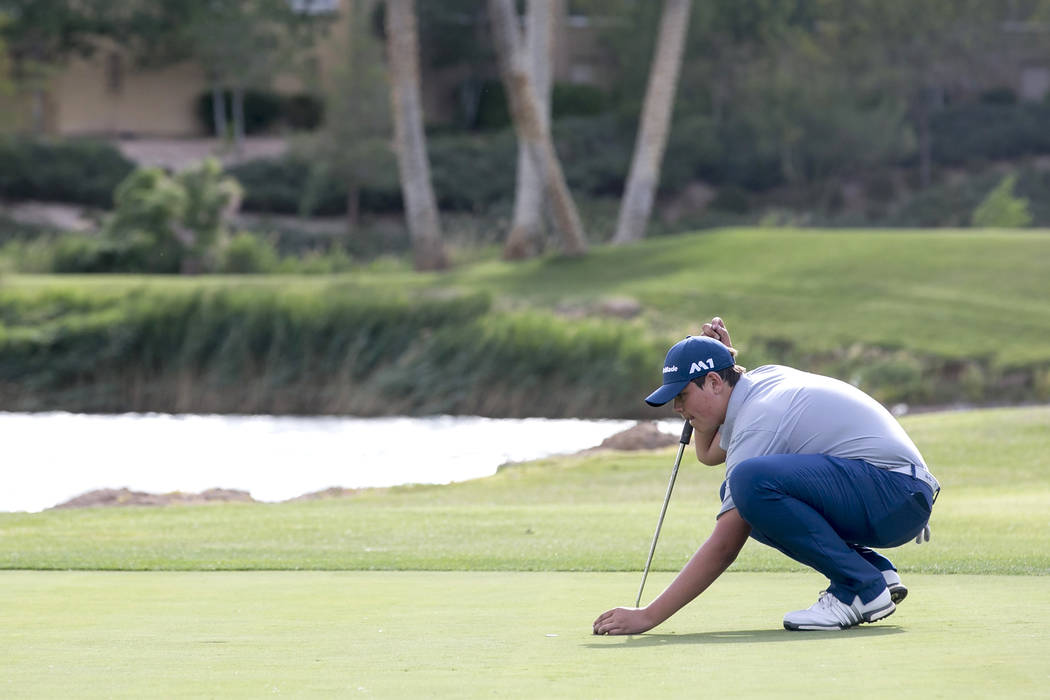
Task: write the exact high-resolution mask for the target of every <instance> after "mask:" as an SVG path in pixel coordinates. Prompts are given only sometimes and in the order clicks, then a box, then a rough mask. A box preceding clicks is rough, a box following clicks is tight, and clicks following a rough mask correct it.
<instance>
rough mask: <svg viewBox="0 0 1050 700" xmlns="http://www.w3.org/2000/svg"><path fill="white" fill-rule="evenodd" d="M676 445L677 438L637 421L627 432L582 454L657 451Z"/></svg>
mask: <svg viewBox="0 0 1050 700" xmlns="http://www.w3.org/2000/svg"><path fill="white" fill-rule="evenodd" d="M676 444H678V438H677V437H675V436H674V435H671V434H670V433H665V432H663V431H661V430H660V429H659V428H658V427H657V425H656V423H654V422H652V421H639V422H637V423H635V424H634V425H632V426H631V427H630V428H628V429H627V430H623V431H621V432H619V433H616V434H615V435H610V436H609V437H607V438H605V439H604V440H602V442H601V444H600V445H598V446H597V447H591V448H590V449H586V450H583V452H584V453H587V452H596V451H598V450H658V449H660V448H663V447H669V446H671V445H676Z"/></svg>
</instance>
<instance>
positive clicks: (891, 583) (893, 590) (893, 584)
mask: <svg viewBox="0 0 1050 700" xmlns="http://www.w3.org/2000/svg"><path fill="white" fill-rule="evenodd" d="M882 578H884V579H886V587H887V588H889V590H890V600H892V601H893V604H894V605H896V604H897V603H900V602H901V601H902V600H904V599H905V598H906V597H908V588H907V587H906V586H905V585H904V584H903V583H901V576H900V574H898V573H897V572H896V571H894V570H893V569H890V570H888V571H883V572H882Z"/></svg>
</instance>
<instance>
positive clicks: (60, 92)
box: [0, 0, 611, 138]
mask: <svg viewBox="0 0 1050 700" xmlns="http://www.w3.org/2000/svg"><path fill="white" fill-rule="evenodd" d="M373 1H374V0H373ZM289 2H291V3H292V5H293V8H296V5H297V4H301V5H303V8H302V9H303V10H304V11H309V12H311V13H315V14H330V15H331V19H332V23H331V25H330V26H329V28H328V30H327V31H326V32H325V33H324V34H323V35H322V37H321V38H320V39H319V40H318V42H317V44H316V46H315V47H314V48H313V49H312V52H313V54H314V55H313V57H312V58H311V65H312V66H314V67H315V68H316V71H313V73H314V74H313V75H312V76H311V78H310V82H311V83H312V84H310V85H308V84H306V83H307V81H305V80H304V79H302V78H301V77H298V76H295V75H291V74H287V75H279V76H274V80H273V82H272V84H271V88H270V90H272V92H273V93H275V94H277V95H283V96H291V95H309V94H317V93H319V92H320V91H319V89H318V88H319V86H320V85H323V81H324V80H326V79H328V78H330V76H331V75H332V72H333V68H334V66H336V65H337V64H338V62H339V61H341V60H342V55H343V52H344V51H345V50H346V41H347V39H346V37H347V36H348V30H347V26H346V24H345V23H346V22H347V18H348V13H347V12H346V11H345V10H346V8H347V6H348V5H349V2H350V0H310V2H308V3H303V2H302V0H289ZM554 2H555V6H556V12H555V18H556V19H555V23H556V24H555V31H554V35H555V45H554V49H553V51H554V57H553V59H554V60H553V69H554V74H555V75H554V78H555V81H556V82H562V83H576V84H594V85H607V84H608V82H609V80H610V79H611V76H609V75H608V67H607V64H608V62H607V61H605V60H604V57H603V55H602V48H601V45H600V42H599V41H598V37H597V30H596V28H595V26H594V23H593V22H592V21H590V20H589V19H588V18H587V17H585V16H583V15H581V14H578V13H570V9H569V3H568V2H566V0H554ZM296 9H298V8H296ZM422 69H423V74H424V75H423V81H422V85H423V100H424V109H425V112H426V118H427V121H428V123H431V124H452V123H455V122H456V121H457V120H458V119H460V117H461V112H462V104H461V102H462V95H461V93H460V92H459V90H458V88H459V86H460V85H461V83H462V81H463V79H464V69H463V67H462V66H445V67H432V66H426V65H424V66H423V67H422ZM496 75H497V74H496V69H495V66H493V67H492V74H491V76H492V77H493V78H494V79H495V78H496ZM318 81H321V82H318ZM209 89H210V87H209V83H208V80H207V75H206V73H205V71H204V69H203V67H202V66H200V65H199V64H197V63H195V62H193V61H184V62H181V63H177V64H173V65H169V66H166V67H161V68H143V67H140V66H139V65H137V64H136V61H135V59H134V57H133V56H132V55H131V53H130V52H129V51H128V50H127V49H126V48H124V47H122V46H120V45H119V44H117V43H116V42H114V41H113V40H111V39H108V38H100V39H99V40H98V46H97V49H96V50H95V51H94V53H93V54H92V55H91V56H90V57H79V56H75V57H71V58H69V59H68V60H67V61H65V62H64V63H63V64H61V65H58V66H53V67H52V68H51V69H50V70H49V74H48V77H47V78H46V80H45V81H44V84H43V87H42V89H41V90H39V91H35V94H32V95H30V94H28V93H25V92H23V93H20V94H19V95H17V96H15V97H11V96H7V97H0V106H2V108H3V110H4V111H5V112H7V113H8V115H9V116H13V119H9V122H12V123H9V124H8V126H9V127H10V126H13V127H14V128H16V129H18V130H23V131H28V130H30V128H31V127H30V125H32V124H34V123H36V124H37V125H38V128H39V129H40V130H42V131H43V132H44V133H46V134H50V135H56V136H105V137H123V138H150V137H164V138H188V137H206V136H210V135H211V133H210V131H209V129H208V127H207V124H206V121H204V120H202V119H201V118H200V117H198V111H199V106H198V103H199V100H200V99H201V96H202V95H205V94H207V93H208V92H209ZM34 112H36V114H34Z"/></svg>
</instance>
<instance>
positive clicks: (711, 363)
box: [594, 317, 940, 634]
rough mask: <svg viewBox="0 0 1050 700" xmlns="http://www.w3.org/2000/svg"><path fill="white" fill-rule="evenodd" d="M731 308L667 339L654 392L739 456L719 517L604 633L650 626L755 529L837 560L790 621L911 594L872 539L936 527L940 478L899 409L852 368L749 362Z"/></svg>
mask: <svg viewBox="0 0 1050 700" xmlns="http://www.w3.org/2000/svg"><path fill="white" fill-rule="evenodd" d="M735 357H736V350H734V349H733V347H732V344H731V342H730V338H729V332H728V330H726V327H725V324H724V323H723V322H722V319H720V318H717V317H716V318H714V319H712V321H711V322H710V323H705V324H704V326H703V335H701V336H690V337H688V338H686V339H685V340H682V341H681V342H679V343H677V344H675V345H674V346H673V347H672V348H671V349H670V350H669V351H668V353H667V358H666V360H665V361H664V368H663V385H662V386H661V387H660V388H659V389H657V390H656V391H654V392H653V393H652V394H650V395H649V397H648V398H646V402H647V403H649V404H650V405H651V406H662V405H664V404H666V403H667V402H668V401H672V400H673V401H674V409H675V411H676V412H677V413H678V414H679V415H681V416H682V417H683V418H685V419H686V420H688V421H689V423H690V424H691V425H692V426H693V431H694V432H693V435H694V439H695V445H696V456H697V458H698V459H699V460H700V461H701V462H703V463H704V464H708V465H712V466H713V465H717V464H721V463H722V462H725V464H726V480H725V482H723V484H722V488H721V499H722V505H721V508H720V509H719V511H718V516H717V521H716V524H715V528H714V531H713V532H712V534H711V536H710V537H709V538H708V539H707V541H706V542H704V544H703V545H702V546H701V547H700V549H699V550H697V552H696V554H694V555H693V557H692V559H690V560H689V563H688V564H686V565H685V568H683V569H682V571H681V572H680V573H679V574H678V576H677V577H675V579H674V581H673V582H672V583H671V584H670V585H669V586H668V587H667V589H666V590H665V591H664V592H663V593H661V594H660V595H659V597H657V598H656V599H655V600H654V601H652V602H651V603H650V604H649V605H647V606H646V607H644V608H616V609H614V610H609V611H608V612H605V613H603V614H602V615H600V616H599V617H598V619H597V620H595V621H594V633H595V634H638V633H641V632H645V631H646V630H649V629H651V628H653V627H655V626H656V625H658V624H660V623H661V622H663V621H664V620H666V619H667V618H669V617H670V616H671V615H673V614H674V613H675V612H676V611H678V610H679V609H680V608H681V607H682V606H684V605H685V604H686V603H688V602H689V601H691V600H693V599H694V598H696V597H697V596H698V595H700V594H701V593H702V592H703V591H704V590H705V589H706V588H707V587H708V586H710V585H711V583H712V582H713V581H714V580H715V579H716V578H718V576H719V575H720V574H721V573H722V572H723V571H725V570H726V569H727V568H728V567H729V565H730V564H732V563H733V560H734V559H736V556H737V554H738V553H739V552H740V549H741V548H742V547H743V546H744V543H745V542H746V541H747V538H748V537H749V536H750V537H753V538H754V539H756V540H758V541H759V542H761V543H763V544H767V545H769V546H771V547H775V548H776V549H779V550H780V551H781V552H783V553H784V554H786V555H787V556H789V557H791V558H792V559H794V560H796V561H798V562H801V563H803V564H805V565H806V566H809V567H812V568H814V569H816V570H817V571H819V572H820V573H822V574H824V575H825V576H826V577H827V578H828V579H829V580H830V582H831V585H830V587H829V588H828V589H827V590H826V591H824V592H823V593H821V594H820V597H819V599H818V600H817V602H816V603H815V604H814V605H812V606H810V607H809V608H807V609H804V610H796V611H794V612H789V613H787V614H786V615H785V616H784V627H786V628H787V629H789V630H841V629H847V628H849V627H852V626H854V625H858V624H860V623H862V622H875V621H876V620H881V619H883V618H885V617H887V616H888V615H891V614H893V612H894V610H895V609H896V603H899V602H900V601H901V600H903V599H904V596H906V595H907V592H908V591H907V588H905V587H904V585H903V584H902V583H901V578H900V575H899V574H898V573H897V570H896V569H895V568H894V566H893V563H892V562H890V560H889V559H887V558H886V557H884V556H882V555H881V554H878V553H877V552H875V551H873V550H872V549H870V547H897V546H899V545H901V544H904V543H905V542H907V541H909V540H911V539H916V540H917V541H921V540H922V539H926V540H928V539H929V527H928V522H929V519H930V511H931V509H932V507H933V503H934V501H935V500H936V497H937V494H938V493H939V491H940V486H939V484H938V483H937V480H936V479H934V478H933V476H932V475H931V474H930V472H929V470H928V469H927V467H926V463H925V462H924V461H923V458H922V455H921V454H919V450H918V449H917V448H916V447H915V445H914V443H912V441H911V439H910V438H909V437H908V435H907V434H906V433H905V432H904V429H903V428H901V426H900V424H899V423H897V421H896V420H895V419H894V418H893V416H892V415H890V413H889V412H888V411H887V410H886V409H885V408H883V407H882V405H880V404H879V403H878V402H877V401H875V400H874V399H873V398H871V397H870V396H868V395H867V394H865V393H864V392H862V391H861V390H859V389H857V388H856V387H853V386H851V385H849V384H846V383H844V382H840V381H838V380H835V379H831V378H828V377H822V376H819V375H816V374H809V373H807V372H801V371H799V370H796V369H791V368H790V367H782V366H779V365H766V366H763V367H759V368H757V369H754V370H752V371H750V372H746V371H745V370H744V368H743V367H740V366H739V365H737V364H736V361H735Z"/></svg>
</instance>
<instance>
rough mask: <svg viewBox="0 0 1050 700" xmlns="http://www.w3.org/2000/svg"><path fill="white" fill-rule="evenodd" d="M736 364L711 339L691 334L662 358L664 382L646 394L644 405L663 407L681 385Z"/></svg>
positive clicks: (719, 345)
mask: <svg viewBox="0 0 1050 700" xmlns="http://www.w3.org/2000/svg"><path fill="white" fill-rule="evenodd" d="M735 364H736V360H734V359H733V354H732V353H731V352H729V348H727V347H726V346H725V345H722V343H720V342H719V341H717V340H715V339H714V338H708V337H707V336H704V335H691V336H688V337H687V338H686V339H685V340H680V341H678V342H677V343H675V344H674V345H672V346H671V349H670V350H668V351H667V357H666V358H664V383H663V386H661V387H660V388H659V389H657V390H656V391H654V392H653V393H651V394H649V396H647V397H646V399H645V402H646V403H647V404H649V405H650V406H663V405H664V404H665V403H667V402H668V401H670V400H671V399H673V398H674V397H676V396H678V394H679V393H681V391H682V389H684V388H685V385H686V384H688V383H689V382H691V381H693V380H694V379H698V378H700V377H703V376H705V375H706V374H707V373H708V372H717V371H718V370H720V369H726V368H727V367H732V366H733V365H735Z"/></svg>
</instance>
